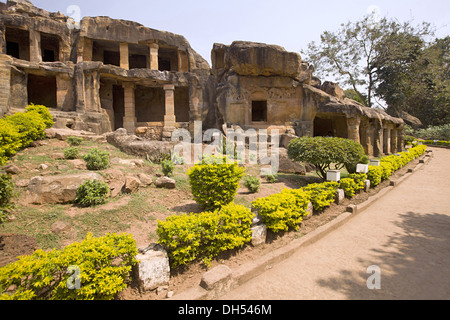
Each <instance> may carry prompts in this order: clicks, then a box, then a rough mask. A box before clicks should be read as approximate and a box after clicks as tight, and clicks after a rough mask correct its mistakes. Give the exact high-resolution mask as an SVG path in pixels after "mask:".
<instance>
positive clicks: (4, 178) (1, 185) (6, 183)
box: [0, 174, 14, 224]
mask: <svg viewBox="0 0 450 320" xmlns="http://www.w3.org/2000/svg"><path fill="white" fill-rule="evenodd" d="M13 197H14V182H13V181H12V180H11V176H10V175H9V174H0V224H1V223H3V222H4V221H5V219H6V217H7V213H8V210H9V209H10V208H11V207H12V198H13Z"/></svg>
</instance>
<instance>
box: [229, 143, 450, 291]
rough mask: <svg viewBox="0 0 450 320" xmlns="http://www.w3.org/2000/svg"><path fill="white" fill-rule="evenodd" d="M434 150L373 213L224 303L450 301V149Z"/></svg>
mask: <svg viewBox="0 0 450 320" xmlns="http://www.w3.org/2000/svg"><path fill="white" fill-rule="evenodd" d="M433 150H434V154H435V156H434V158H433V159H432V160H431V162H429V164H428V165H426V166H425V167H424V168H423V169H421V170H419V171H417V172H416V173H414V174H413V175H412V176H411V177H410V178H409V179H407V180H406V181H405V182H404V183H403V184H401V185H400V186H398V187H397V188H395V189H394V190H393V191H392V192H390V193H388V194H387V195H386V196H384V197H383V198H381V199H380V200H379V201H377V202H376V203H375V204H374V205H373V206H371V207H370V208H369V209H367V210H366V211H364V212H363V213H361V214H359V215H358V216H356V217H355V218H353V219H352V220H350V221H349V222H348V223H347V224H345V225H344V226H342V227H341V228H339V229H337V230H335V231H333V232H332V233H330V234H329V235H327V236H326V237H324V238H323V239H321V240H319V241H318V242H316V243H315V244H313V245H311V246H308V247H305V248H303V249H301V250H299V251H298V252H297V253H296V254H294V255H293V256H292V257H291V258H289V259H288V260H286V261H284V262H282V263H280V264H277V265H276V266H274V268H273V269H271V270H268V271H266V272H265V273H263V274H261V275H260V276H258V277H256V278H254V279H253V280H251V281H249V282H247V283H245V284H244V285H243V286H241V287H239V288H237V289H235V290H234V291H232V292H230V293H229V294H227V295H226V296H224V297H222V298H221V299H224V300H228V299H230V300H262V299H263V300H280V299H284V300H311V299H313V300H321V299H327V300H354V299H362V300H366V299H389V300H396V299H408V300H415V299H421V300H422V299H446V300H448V299H450V150H446V149H437V148H434V149H433ZM371 266H378V267H379V270H380V271H381V275H380V277H379V279H380V280H381V282H380V284H381V289H380V290H377V289H375V290H370V289H368V287H367V281H368V279H369V277H371V276H372V275H376V274H374V273H370V274H369V273H367V271H368V270H367V269H368V268H369V267H371ZM370 271H371V272H373V270H370ZM373 279H375V280H376V278H371V280H373ZM375 280H374V281H371V282H370V283H372V284H376V282H375Z"/></svg>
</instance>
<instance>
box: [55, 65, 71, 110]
mask: <svg viewBox="0 0 450 320" xmlns="http://www.w3.org/2000/svg"><path fill="white" fill-rule="evenodd" d="M73 101H74V93H73V79H71V78H70V77H69V76H68V75H67V74H66V73H60V74H58V75H57V76H56V105H57V109H58V110H61V111H74V110H73V109H74V104H73Z"/></svg>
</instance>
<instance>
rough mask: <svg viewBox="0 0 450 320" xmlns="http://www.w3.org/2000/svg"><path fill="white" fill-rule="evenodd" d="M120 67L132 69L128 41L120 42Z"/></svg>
mask: <svg viewBox="0 0 450 320" xmlns="http://www.w3.org/2000/svg"><path fill="white" fill-rule="evenodd" d="M120 67H121V68H123V69H126V70H129V69H130V56H129V53H128V43H126V42H121V43H120Z"/></svg>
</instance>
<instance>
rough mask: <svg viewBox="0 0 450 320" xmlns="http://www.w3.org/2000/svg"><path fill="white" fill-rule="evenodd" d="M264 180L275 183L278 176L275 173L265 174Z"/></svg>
mask: <svg viewBox="0 0 450 320" xmlns="http://www.w3.org/2000/svg"><path fill="white" fill-rule="evenodd" d="M264 178H265V179H266V181H267V182H268V183H277V182H278V176H277V175H276V174H269V175H267V176H264Z"/></svg>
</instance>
